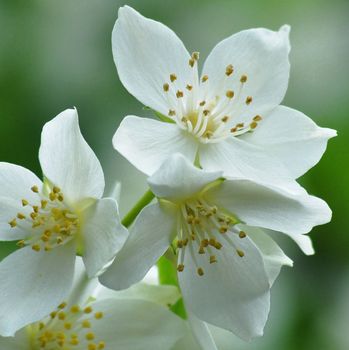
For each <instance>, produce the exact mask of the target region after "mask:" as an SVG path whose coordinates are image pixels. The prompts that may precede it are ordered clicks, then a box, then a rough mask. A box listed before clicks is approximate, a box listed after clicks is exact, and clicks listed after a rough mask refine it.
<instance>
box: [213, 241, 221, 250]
mask: <svg viewBox="0 0 349 350" xmlns="http://www.w3.org/2000/svg"><path fill="white" fill-rule="evenodd" d="M214 247H215V248H216V249H218V250H219V249H221V248H222V247H223V245H222V244H221V243H219V242H216V245H215V246H214Z"/></svg>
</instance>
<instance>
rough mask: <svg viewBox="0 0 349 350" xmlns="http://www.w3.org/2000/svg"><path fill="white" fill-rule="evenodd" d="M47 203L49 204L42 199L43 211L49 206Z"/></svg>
mask: <svg viewBox="0 0 349 350" xmlns="http://www.w3.org/2000/svg"><path fill="white" fill-rule="evenodd" d="M47 203H48V202H47V201H46V200H44V199H42V200H41V208H42V209H45V208H46V206H47Z"/></svg>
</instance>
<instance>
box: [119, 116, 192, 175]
mask: <svg viewBox="0 0 349 350" xmlns="http://www.w3.org/2000/svg"><path fill="white" fill-rule="evenodd" d="M113 145H114V148H115V149H116V150H117V151H118V152H119V153H121V154H122V155H123V156H124V157H125V158H126V159H127V160H128V161H129V162H131V163H132V164H133V165H134V166H135V167H136V168H138V169H139V170H140V171H142V172H144V173H145V174H148V175H151V174H153V173H154V172H155V171H156V170H157V169H158V168H159V167H160V165H161V164H162V163H163V162H164V161H165V160H166V159H167V158H168V157H169V156H171V155H172V154H174V153H176V152H180V153H182V154H185V155H186V157H187V158H188V159H189V160H190V161H191V162H194V159H195V155H196V152H197V149H198V145H197V143H196V142H195V140H194V139H193V138H189V137H186V136H185V135H184V131H183V130H182V129H180V128H178V126H177V125H176V124H172V123H164V122H160V121H156V120H152V119H145V118H139V117H134V116H128V117H126V118H125V119H123V121H122V122H121V124H120V126H119V128H118V130H117V131H116V133H115V135H114V138H113Z"/></svg>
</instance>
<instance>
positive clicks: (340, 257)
mask: <svg viewBox="0 0 349 350" xmlns="http://www.w3.org/2000/svg"><path fill="white" fill-rule="evenodd" d="M124 3H126V2H125V1H117V0H103V1H100V0H74V1H71V0H60V1H53V0H46V1H40V0H30V1H28V0H22V1H19V0H11V1H8V0H0V160H1V161H7V162H11V163H16V164H20V165H22V166H25V167H27V168H29V169H32V170H33V171H34V172H36V173H37V174H38V175H40V167H39V163H38V159H37V153H38V148H39V144H40V132H41V128H42V126H43V124H44V123H45V122H46V121H48V120H50V119H51V118H53V117H54V116H55V115H57V114H58V113H59V112H60V111H62V110H64V109H66V108H68V107H73V106H76V107H77V109H78V111H79V115H80V124H81V129H82V132H83V134H84V135H85V138H86V139H87V141H88V143H89V144H90V145H91V146H92V147H93V149H94V150H95V152H96V153H97V155H98V157H99V159H100V160H101V162H102V165H103V167H104V170H105V173H106V178H107V189H106V192H107V193H110V192H111V191H112V189H113V186H114V183H115V182H116V181H121V183H122V196H121V211H122V213H125V212H126V211H127V209H128V208H129V207H130V206H131V205H132V203H133V202H134V201H135V200H136V199H137V197H139V196H140V195H141V194H142V193H143V191H144V190H145V188H146V181H145V177H144V176H143V175H142V174H140V173H139V172H138V171H136V170H135V169H133V168H132V167H131V166H130V165H129V164H128V163H127V161H126V160H124V159H122V157H120V156H119V155H118V154H116V152H115V151H114V150H113V149H112V146H111V138H112V136H113V134H114V132H115V130H116V128H117V126H118V124H119V123H120V121H121V119H122V118H123V117H124V116H125V115H127V114H135V115H144V116H146V115H148V116H149V112H148V111H145V110H144V109H143V108H142V105H141V104H140V103H138V102H137V101H136V100H135V99H134V98H133V97H132V96H130V95H129V94H128V93H127V92H126V90H125V89H124V88H123V87H122V85H121V83H120V81H119V79H118V76H117V73H116V70H115V67H114V63H113V60H112V54H111V42H110V36H111V30H112V28H113V25H114V22H115V19H116V17H117V9H118V7H119V6H121V5H123V4H124ZM127 4H129V5H131V6H133V7H135V8H136V9H137V10H139V11H140V12H142V13H143V14H144V15H146V16H148V17H152V18H154V19H157V20H159V21H161V22H164V23H166V24H167V25H168V26H170V27H171V28H172V29H173V30H175V32H176V33H178V35H179V36H180V37H181V38H182V39H183V41H184V42H185V44H186V46H187V48H188V50H189V51H196V50H198V51H200V52H201V55H202V56H201V57H205V56H206V55H207V54H208V53H209V51H210V50H211V48H212V47H213V46H214V45H215V44H216V43H217V42H218V41H219V40H221V39H223V38H225V37H226V36H229V35H231V34H232V33H234V32H237V31H239V30H242V29H246V28H251V27H258V26H263V27H267V28H271V29H274V30H276V29H278V28H279V27H280V26H281V25H282V24H284V23H288V24H290V25H291V26H292V32H291V43H292V51H291V57H290V59H291V67H292V70H291V79H290V84H289V89H288V92H287V95H286V98H285V101H284V104H285V105H287V106H291V107H293V108H295V109H298V110H301V111H303V112H304V113H306V114H307V115H309V116H311V117H312V118H313V120H315V121H316V122H317V123H318V124H320V125H321V126H327V127H331V128H334V129H337V130H338V134H339V136H338V137H337V138H336V139H333V140H331V141H330V143H329V147H328V151H327V152H326V154H325V156H324V157H323V159H322V161H321V162H320V164H318V165H317V166H316V167H315V168H314V169H312V170H311V171H310V172H309V173H308V174H307V175H306V176H304V177H303V178H302V179H301V182H302V183H303V184H304V185H305V186H306V188H307V189H308V190H309V191H310V192H311V193H313V194H315V195H317V196H320V197H322V198H324V199H325V200H326V201H327V202H328V203H329V205H330V206H331V208H332V210H333V219H332V222H331V223H330V224H328V225H325V226H322V227H318V228H315V229H314V230H313V231H312V233H311V237H312V238H313V241H314V245H315V249H316V252H317V253H316V255H315V256H312V257H306V256H303V255H302V253H300V251H299V250H298V248H297V247H296V246H295V245H294V244H293V243H292V242H290V240H289V239H284V238H283V237H278V238H279V240H278V241H279V243H280V244H281V245H282V247H283V248H284V250H285V251H286V252H287V254H288V255H289V256H290V257H291V258H292V259H293V260H294V262H295V266H294V267H293V268H292V269H290V268H287V269H284V271H283V272H282V274H281V276H280V278H279V279H278V281H277V282H276V285H275V287H274V289H273V291H272V311H271V314H270V319H269V322H268V324H267V327H266V329H265V336H264V337H263V338H260V339H256V340H254V341H253V342H251V343H249V344H245V343H243V342H241V341H239V340H237V339H236V338H235V337H234V336H232V335H229V334H227V333H225V332H222V331H220V330H216V331H215V335H216V337H217V342H218V344H219V348H220V349H222V350H225V349H227V350H228V349H283V350H288V349H290V350H293V349H297V350H302V349H306V350H311V349H317V350H322V349H323V350H327V349H333V350H346V349H349V234H348V225H349V164H348V162H349V115H348V114H349V102H348V93H349V88H348V78H349V74H348V73H349V69H348V66H349V65H348V62H349V55H348V54H349V39H348V38H349V22H348V16H349V2H348V1H347V0H343V1H341V0H332V1H325V0H298V1H287V2H286V1H277V0H268V1H259V0H254V1H235V0H226V1H225V0H219V1H218V0H215V1H212V0H176V1H164V0H142V1H132V0H130V1H128V2H127ZM13 249H14V245H13V244H10V243H1V244H0V259H2V258H3V257H5V256H6V255H7V254H9V253H10V252H11V250H13ZM0 283H1V281H0Z"/></svg>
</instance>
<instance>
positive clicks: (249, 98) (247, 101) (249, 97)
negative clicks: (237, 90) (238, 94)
mask: <svg viewBox="0 0 349 350" xmlns="http://www.w3.org/2000/svg"><path fill="white" fill-rule="evenodd" d="M251 102H252V96H247V97H246V104H247V105H249V104H250V103H251Z"/></svg>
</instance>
